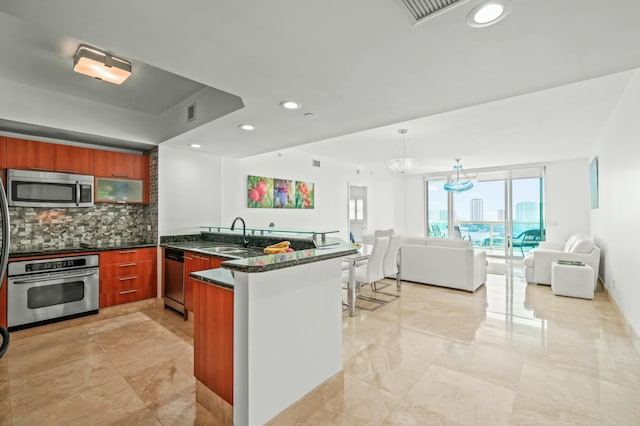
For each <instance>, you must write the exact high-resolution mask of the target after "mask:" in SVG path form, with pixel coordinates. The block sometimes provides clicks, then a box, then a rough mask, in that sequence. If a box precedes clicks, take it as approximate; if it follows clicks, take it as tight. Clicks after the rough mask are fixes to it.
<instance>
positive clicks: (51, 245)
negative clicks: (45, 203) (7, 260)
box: [9, 147, 158, 252]
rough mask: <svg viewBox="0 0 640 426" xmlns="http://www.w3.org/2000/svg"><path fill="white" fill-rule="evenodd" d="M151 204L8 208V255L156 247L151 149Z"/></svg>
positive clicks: (155, 191) (155, 160)
mask: <svg viewBox="0 0 640 426" xmlns="http://www.w3.org/2000/svg"><path fill="white" fill-rule="evenodd" d="M146 155H149V157H150V158H149V160H150V167H151V168H150V187H149V192H150V193H149V196H150V203H149V204H148V205H143V204H101V203H97V204H96V205H95V206H94V207H83V208H33V207H9V217H10V223H11V246H10V249H9V251H10V252H23V251H28V250H48V249H58V248H59V249H62V248H65V247H73V246H79V245H80V243H87V244H89V245H91V246H97V247H99V246H109V245H119V244H127V243H132V244H144V243H151V244H155V243H156V242H157V240H158V148H157V147H154V148H152V149H150V150H149V151H148V152H147V153H146Z"/></svg>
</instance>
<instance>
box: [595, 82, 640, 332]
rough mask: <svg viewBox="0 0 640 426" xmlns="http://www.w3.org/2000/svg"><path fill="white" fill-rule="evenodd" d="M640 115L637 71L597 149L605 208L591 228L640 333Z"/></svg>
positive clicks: (615, 293) (608, 279)
mask: <svg viewBox="0 0 640 426" xmlns="http://www.w3.org/2000/svg"><path fill="white" fill-rule="evenodd" d="M639 115H640V73H639V72H638V71H635V72H634V73H633V76H632V78H631V79H630V81H629V84H628V86H627V88H626V89H625V91H624V93H623V95H622V96H621V98H620V101H619V103H618V106H617V107H616V110H615V111H614V112H613V114H612V116H611V119H610V121H609V124H608V126H607V128H606V130H605V132H604V134H603V137H602V139H601V141H600V142H599V144H598V146H597V147H596V149H595V152H594V155H596V156H598V168H599V170H598V174H599V176H598V178H599V187H600V207H599V208H598V209H593V210H591V232H592V234H593V235H594V238H595V239H596V243H597V244H598V245H599V246H600V247H601V248H602V260H601V263H600V268H601V271H600V272H601V276H602V277H603V279H604V281H605V283H606V285H607V288H608V289H609V291H610V295H611V296H612V297H613V298H614V299H615V301H616V302H617V304H618V306H619V307H620V309H621V310H622V312H623V313H624V315H625V317H626V318H627V320H628V321H629V323H630V324H631V326H632V327H633V328H634V330H635V332H636V334H637V333H638V332H640V310H639V309H638V305H639V304H640V285H638V275H637V271H636V270H635V269H634V267H635V266H636V262H637V261H638V244H637V243H638V241H640V227H638V226H637V223H638V218H640V195H639V194H640V192H639V190H638V184H639V183H640V120H638V116H639ZM614 283H615V284H614Z"/></svg>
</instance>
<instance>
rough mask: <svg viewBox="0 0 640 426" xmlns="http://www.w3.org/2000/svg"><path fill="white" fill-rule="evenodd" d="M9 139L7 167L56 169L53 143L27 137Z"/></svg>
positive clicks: (42, 169) (48, 170) (49, 170)
mask: <svg viewBox="0 0 640 426" xmlns="http://www.w3.org/2000/svg"><path fill="white" fill-rule="evenodd" d="M6 139H7V168H8V169H22V170H41V171H47V172H52V171H53V170H54V150H55V149H54V147H55V145H54V144H52V143H46V142H36V141H30V140H26V139H16V138H6Z"/></svg>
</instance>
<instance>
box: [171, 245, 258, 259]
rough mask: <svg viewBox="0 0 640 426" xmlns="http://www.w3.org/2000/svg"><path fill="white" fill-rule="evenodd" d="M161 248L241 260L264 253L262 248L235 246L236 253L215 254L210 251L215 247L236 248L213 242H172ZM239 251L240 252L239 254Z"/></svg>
mask: <svg viewBox="0 0 640 426" xmlns="http://www.w3.org/2000/svg"><path fill="white" fill-rule="evenodd" d="M160 246H161V247H167V248H173V249H178V250H186V251H192V252H195V253H202V254H206V255H208V256H218V257H222V258H226V259H243V258H248V257H254V256H262V255H263V254H264V253H263V252H262V248H260V247H246V248H243V247H242V246H237V248H238V250H239V251H238V252H233V253H225V252H216V251H214V250H212V248H215V247H222V246H224V247H228V246H236V245H234V244H227V243H221V242H213V241H173V242H170V243H162V244H160ZM240 251H241V252H240Z"/></svg>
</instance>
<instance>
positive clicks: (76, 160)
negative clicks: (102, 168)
mask: <svg viewBox="0 0 640 426" xmlns="http://www.w3.org/2000/svg"><path fill="white" fill-rule="evenodd" d="M93 151H94V150H93V149H89V148H82V147H79V146H70V145H58V144H55V145H54V163H53V168H54V170H55V171H56V172H60V173H75V174H79V175H92V174H93Z"/></svg>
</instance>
